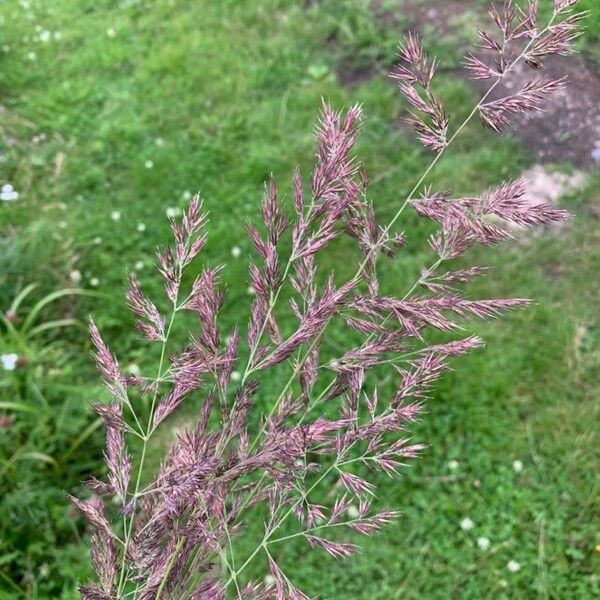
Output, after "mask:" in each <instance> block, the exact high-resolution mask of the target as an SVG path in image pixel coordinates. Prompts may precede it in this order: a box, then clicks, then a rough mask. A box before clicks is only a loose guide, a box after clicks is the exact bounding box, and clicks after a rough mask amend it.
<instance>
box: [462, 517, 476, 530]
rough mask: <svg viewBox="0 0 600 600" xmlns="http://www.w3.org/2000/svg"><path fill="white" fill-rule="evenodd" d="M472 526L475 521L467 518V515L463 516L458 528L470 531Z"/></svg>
mask: <svg viewBox="0 0 600 600" xmlns="http://www.w3.org/2000/svg"><path fill="white" fill-rule="evenodd" d="M473 527H475V523H473V521H472V520H471V519H469V517H465V518H464V519H463V520H462V521H461V522H460V528H461V529H463V530H464V531H470V530H471V529H473Z"/></svg>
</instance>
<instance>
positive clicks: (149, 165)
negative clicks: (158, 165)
mask: <svg viewBox="0 0 600 600" xmlns="http://www.w3.org/2000/svg"><path fill="white" fill-rule="evenodd" d="M144 166H145V167H146V169H151V168H152V167H153V166H154V163H153V162H152V161H151V160H147V161H146V162H145V163H144Z"/></svg>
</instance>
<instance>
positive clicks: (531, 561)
mask: <svg viewBox="0 0 600 600" xmlns="http://www.w3.org/2000/svg"><path fill="white" fill-rule="evenodd" d="M545 1H546V0H544V2H545ZM548 1H549V0H548ZM306 4H307V5H308V4H310V3H306ZM313 4H314V6H312V7H310V8H307V7H306V6H305V3H304V2H303V1H300V0H260V1H258V0H257V1H255V2H249V1H248V0H246V1H244V0H218V1H216V0H212V1H211V0H189V1H183V0H155V1H153V2H151V1H149V0H148V1H143V0H122V1H119V2H117V1H116V0H112V1H109V0H97V1H95V2H93V1H91V0H65V1H64V2H55V1H52V0H39V1H36V0H31V1H30V2H26V1H25V0H21V1H20V2H17V1H16V0H10V1H8V2H3V3H0V46H2V47H3V50H2V49H0V92H1V96H0V97H1V100H0V103H1V108H0V160H1V162H0V184H4V183H10V184H12V185H13V186H14V188H15V190H17V191H18V192H19V194H20V196H19V200H18V201H17V202H14V203H0V236H1V237H0V306H1V307H2V309H3V310H7V309H8V308H9V307H10V305H11V302H12V301H13V299H14V298H15V296H17V295H18V294H19V292H20V291H21V290H23V289H24V288H25V287H26V286H27V285H28V284H30V283H36V284H37V287H36V288H35V289H34V290H33V291H32V292H31V293H30V294H29V295H27V297H26V298H25V299H24V300H23V302H22V304H21V306H20V308H19V310H18V311H17V312H18V316H19V320H18V321H17V323H16V325H15V329H14V330H12V329H11V328H10V327H9V326H7V325H6V324H4V325H3V326H2V329H0V354H6V353H11V352H17V353H19V354H20V355H22V356H26V357H27V364H26V365H25V366H21V367H20V368H18V369H16V370H15V371H13V372H2V371H0V415H4V414H10V415H13V416H14V420H13V422H12V423H11V424H10V425H9V426H7V427H4V426H3V427H0V600H4V599H5V598H6V599H7V600H12V599H13V598H14V599H17V598H25V597H26V598H37V599H40V600H42V599H51V598H61V599H63V600H67V599H68V600H70V599H72V598H76V597H77V595H76V593H75V591H74V588H75V584H76V582H77V581H81V580H85V579H86V578H87V577H88V576H89V565H88V557H87V549H86V548H87V546H86V541H85V529H84V526H83V522H82V521H81V520H80V519H79V518H78V517H77V516H75V515H74V514H73V513H72V511H71V510H70V509H69V507H68V504H67V501H66V495H65V490H66V491H69V492H73V491H75V492H78V491H80V488H79V482H80V481H81V480H82V479H83V478H84V477H85V476H86V474H87V473H89V472H92V471H93V472H95V473H96V474H98V473H101V472H102V468H103V467H102V466H101V459H102V443H103V440H102V434H101V430H100V429H99V428H97V427H96V425H95V422H94V417H93V416H92V414H91V413H90V412H89V411H88V406H89V404H90V402H92V401H95V400H97V399H98V398H102V397H104V392H103V391H102V389H101V386H100V383H99V380H98V379H97V378H96V375H95V373H94V370H93V368H92V366H91V363H90V360H89V343H88V341H87V334H86V331H85V326H84V325H82V323H85V320H86V316H87V315H88V314H90V313H91V314H93V315H94V318H95V319H96V320H97V322H98V324H99V326H100V327H101V328H102V329H103V331H104V333H105V335H106V338H107V339H108V340H109V341H110V342H111V343H112V346H113V348H114V349H115V350H116V351H117V352H118V353H119V354H120V357H121V362H122V363H123V364H125V365H128V364H134V363H135V364H138V365H139V366H141V367H142V368H143V367H144V365H146V364H152V360H153V358H154V356H152V355H151V354H150V355H149V353H148V351H147V349H146V348H145V347H144V346H143V345H141V344H140V343H139V340H138V338H137V336H135V335H134V334H133V333H132V327H131V325H132V319H131V317H130V316H129V315H128V314H127V312H126V311H125V309H124V308H125V302H124V300H123V298H122V292H123V287H124V281H125V277H126V274H127V273H128V272H129V271H131V270H134V269H135V270H137V271H138V274H139V276H140V279H141V280H142V282H143V283H144V285H145V286H146V288H147V289H148V290H150V291H154V293H155V294H156V296H160V290H159V283H160V282H159V279H158V278H157V277H156V276H155V275H154V273H153V270H152V264H153V253H154V251H155V249H156V247H157V246H159V245H163V244H164V243H166V242H167V241H168V236H169V229H168V221H167V218H166V214H167V213H168V212H172V211H173V209H180V208H182V207H184V206H185V205H186V198H187V196H188V195H189V193H190V192H196V191H200V192H201V193H202V195H203V197H204V198H205V203H206V207H207V208H208V210H209V211H210V232H211V237H210V241H209V244H208V247H207V250H206V254H205V256H208V257H209V258H208V261H209V262H210V263H211V264H216V263H224V264H225V265H226V266H227V268H226V270H225V271H224V274H223V281H224V284H225V285H226V286H227V288H228V296H227V302H226V305H225V308H224V315H225V323H224V325H225V326H230V325H232V324H233V323H236V322H239V323H240V324H241V325H242V326H245V324H246V322H247V319H248V312H247V309H248V307H249V304H250V298H249V296H248V293H247V285H248V284H247V275H246V273H247V266H248V262H249V258H248V255H249V253H250V251H251V249H250V243H249V242H248V240H247V238H246V236H245V228H244V223H245V221H246V219H254V220H257V219H258V207H259V204H260V200H261V193H262V189H263V184H264V181H265V179H266V178H267V177H268V176H269V174H270V173H271V172H272V173H274V175H275V177H276V178H277V179H278V180H279V181H280V183H281V188H282V190H283V191H284V192H286V193H287V192H289V190H290V179H291V173H292V170H293V168H294V167H295V166H296V165H298V164H299V165H300V166H301V168H302V169H303V172H304V174H305V175H307V174H308V172H309V169H310V165H311V161H312V153H313V138H312V130H313V127H314V124H315V119H316V115H317V112H318V109H319V105H320V101H321V97H324V98H326V99H328V100H330V101H331V102H332V103H333V104H334V105H335V106H336V107H339V108H342V107H345V106H349V105H350V104H351V103H353V102H355V101H359V102H362V103H363V105H364V109H365V112H366V115H367V120H366V123H365V126H364V130H363V135H362V138H361V141H360V143H359V145H358V153H359V155H360V158H361V159H362V160H364V161H365V164H366V168H367V172H368V173H369V177H370V179H371V181H372V186H371V191H370V194H371V197H372V199H373V201H374V203H375V206H376V208H377V210H378V212H379V214H380V219H381V220H382V221H383V222H385V220H386V217H388V218H389V217H391V216H392V215H393V214H394V213H395V211H396V209H397V206H398V205H399V204H400V203H401V202H402V201H403V200H404V197H405V195H406V194H407V193H408V191H409V190H410V189H411V187H412V186H413V185H414V183H415V181H416V179H417V178H418V176H419V174H420V172H422V170H423V167H424V165H426V164H427V160H428V156H427V155H426V154H425V152H424V151H422V150H421V149H420V148H419V147H418V146H417V145H416V143H415V142H414V141H412V140H411V139H409V138H408V137H407V136H406V135H405V134H404V133H403V132H402V130H401V129H399V128H398V127H397V126H396V123H397V121H398V117H399V115H400V114H401V113H402V110H403V109H402V103H401V100H400V98H399V96H398V94H397V93H396V91H395V90H394V88H393V86H392V85H390V84H389V82H388V81H387V80H386V78H385V75H384V74H383V73H381V74H380V73H379V71H378V70H377V69H375V71H374V74H373V77H372V78H370V79H365V80H364V81H363V82H362V83H360V84H358V85H357V86H354V87H343V86H342V85H341V84H340V82H339V80H338V76H337V73H338V72H339V69H340V65H344V68H351V69H357V70H360V69H364V68H365V66H369V65H372V64H377V65H386V64H389V63H390V62H391V60H392V57H393V52H394V47H395V45H396V43H397V41H398V39H399V38H400V36H401V33H402V32H401V31H399V30H397V31H396V30H392V29H390V28H386V26H385V25H384V24H382V23H379V22H376V21H375V20H374V19H373V17H372V15H371V13H370V11H369V8H368V5H369V3H368V2H363V1H361V0H330V1H324V2H321V3H313ZM587 5H588V6H589V8H591V9H592V10H593V13H592V15H591V17H590V27H589V32H588V34H587V36H586V38H585V41H584V43H583V44H582V46H583V47H584V48H586V47H587V48H588V49H591V52H592V53H594V52H595V53H596V54H597V43H598V39H597V36H598V27H595V25H594V24H597V23H599V22H600V9H599V8H598V7H597V5H596V4H595V2H594V1H593V0H589V1H588V2H587ZM44 40H47V41H44ZM432 46H433V47H434V48H437V49H438V50H439V51H441V52H442V53H443V56H442V70H443V69H444V67H453V66H455V65H456V64H457V62H458V57H453V55H452V42H451V41H448V40H443V39H441V40H440V39H437V40H434V41H433V43H432ZM440 92H441V93H442V94H443V95H444V96H445V97H446V98H447V100H448V104H449V107H450V109H451V111H452V112H453V113H454V114H455V115H456V120H459V118H460V116H464V115H465V114H467V113H468V112H469V110H470V107H471V106H472V103H473V98H474V96H473V92H472V91H471V89H470V88H469V87H468V86H467V85H466V84H464V83H463V82H462V81H461V80H459V79H457V78H456V76H455V75H454V74H453V71H452V68H449V69H448V70H447V74H446V75H442V77H441V84H440ZM533 161H534V157H532V156H530V155H528V154H527V153H526V152H525V151H524V150H523V149H521V147H520V146H519V143H518V141H516V140H511V139H509V138H494V137H491V136H490V135H489V134H488V133H486V132H484V131H483V130H482V129H481V128H480V126H479V125H478V124H476V123H474V124H473V125H472V126H471V127H469V128H467V130H466V131H465V133H464V136H462V137H461V138H460V139H459V141H458V143H457V145H456V147H455V148H454V149H453V150H452V151H451V152H450V154H449V155H448V156H447V158H445V159H444V160H443V161H442V162H441V163H440V165H439V167H438V168H437V170H436V172H435V177H434V179H435V185H436V187H438V188H447V187H449V186H452V187H453V188H454V189H455V191H456V192H457V193H478V192H481V191H482V190H483V189H484V188H485V187H486V186H488V185H492V184H494V183H497V182H499V181H500V180H502V179H504V178H507V177H512V176H517V175H519V174H520V173H521V172H522V171H523V170H525V169H526V168H527V167H528V166H530V165H531V164H532V163H533ZM565 168H568V167H565ZM598 183H600V179H599V177H598V175H597V174H596V175H591V176H590V178H589V185H588V186H587V188H586V190H585V191H584V193H582V194H577V195H574V196H572V197H567V198H564V205H565V206H567V207H569V208H570V209H571V210H572V211H573V213H574V218H573V220H572V221H571V222H569V223H568V225H567V226H566V227H565V228H563V229H561V230H560V231H558V232H552V233H540V234H535V235H533V236H529V237H528V238H526V239H520V240H519V241H518V242H516V243H515V244H513V245H512V247H505V248H503V249H501V250H500V251H498V250H495V251H477V252H475V253H473V254H472V255H471V256H469V257H468V262H469V264H471V263H473V262H475V261H480V262H483V263H484V264H490V265H493V268H492V269H491V272H490V275H489V277H488V278H487V279H486V280H483V281H480V282H478V284H477V285H476V286H475V287H476V289H474V290H473V294H477V295H478V296H481V297H494V296H496V295H497V296H503V295H506V296H513V295H514V296H521V297H523V296H525V297H532V298H535V299H536V300H537V303H536V305H535V306H534V307H532V308H531V309H529V310H527V311H524V312H520V313H515V314H512V315H511V316H510V317H509V318H507V319H504V320H502V321H499V322H495V323H491V324H487V325H485V326H481V325H477V326H474V327H473V331H474V332H476V333H478V334H480V335H482V336H483V337H485V339H486V340H487V342H488V346H487V348H486V349H485V350H483V351H479V352H477V353H476V354H474V355H472V356H470V357H469V358H467V359H465V360H462V361H461V362H457V363H456V364H455V367H456V370H455V371H453V372H451V373H450V374H448V375H447V376H446V377H445V378H444V379H443V381H442V382H441V384H440V385H439V386H438V387H437V388H436V393H435V395H434V397H433V398H432V399H431V401H429V403H428V405H427V412H426V414H425V417H424V419H423V420H422V422H421V423H419V424H418V426H417V427H415V430H414V439H416V440H419V441H423V442H425V443H427V444H428V445H429V449H428V450H427V452H426V453H425V454H424V456H423V458H422V459H421V460H419V461H416V462H414V463H413V465H412V466H411V467H410V468H409V469H407V470H406V471H405V478H404V479H403V480H402V481H401V482H400V483H398V482H392V481H388V482H385V481H382V482H381V484H382V485H381V488H380V489H381V490H382V491H381V494H380V502H381V504H382V505H384V506H392V507H397V508H399V509H400V510H401V511H402V512H403V516H402V518H401V519H400V521H399V522H398V523H397V524H395V525H393V526H391V527H389V528H388V529H387V530H386V531H385V532H384V533H383V534H381V535H379V536H376V537H374V538H373V539H369V540H367V541H366V542H365V543H364V544H363V550H362V552H361V554H360V556H359V557H357V558H356V559H353V560H350V561H348V562H344V563H338V562H335V561H333V560H332V559H329V558H327V557H325V556H323V555H322V554H321V553H319V552H318V551H311V552H307V550H306V547H304V546H303V545H300V544H299V545H293V544H292V545H289V546H286V547H285V548H284V547H282V548H280V549H279V550H280V552H281V554H280V560H281V563H282V565H284V566H287V569H286V572H287V573H288V575H290V576H292V578H293V579H294V580H295V581H296V582H297V583H298V584H299V585H300V587H303V589H305V591H306V593H308V594H309V595H312V596H315V597H318V598H322V599H335V600H367V599H368V600H395V599H400V598H402V599H412V598H426V599H427V600H429V599H432V600H437V599H440V600H446V599H448V598H460V599H461V600H462V599H466V600H469V599H473V600H481V599H482V598H524V599H528V598H538V597H539V598H544V599H545V598H548V599H550V598H552V599H559V598H560V599H570V598H577V599H579V598H581V599H587V598H590V599H591V598H595V597H598V595H600V580H599V579H598V577H599V575H600V573H599V569H600V552H598V550H597V548H596V546H597V545H598V544H600V528H599V525H600V519H599V517H598V515H600V505H599V500H598V498H599V495H598V494H599V492H600V489H599V487H600V486H599V484H598V477H597V472H598V464H599V462H598V461H599V459H600V443H599V441H600V440H599V439H598V432H597V423H598V417H599V416H600V405H599V403H598V393H599V392H600V381H599V378H598V372H599V369H600V318H599V316H598V310H597V303H598V295H599V293H600V284H599V282H598V277H597V274H598V273H599V272H600V253H599V248H600V245H599V242H600V234H599V233H598V214H599V206H600V195H599V193H598ZM117 213H118V214H117ZM117 217H119V218H117ZM400 228H401V229H403V230H405V231H406V233H407V236H408V244H407V247H406V249H405V250H404V252H403V253H401V254H400V256H399V258H398V259H397V260H396V261H395V262H394V263H388V264H387V265H386V266H385V267H384V274H383V279H384V280H385V281H386V282H387V283H386V285H387V286H388V287H389V290H390V291H391V292H394V293H396V294H399V295H402V294H403V293H404V291H406V290H407V289H409V288H410V287H411V285H412V282H413V281H414V280H415V277H418V273H419V270H420V268H421V267H422V266H423V265H424V264H425V263H427V262H431V260H432V257H431V253H430V251H429V250H428V247H427V244H426V236H427V234H428V233H429V232H430V231H431V228H430V227H429V225H428V224H425V223H422V222H421V221H420V220H418V219H417V218H416V217H415V216H412V215H408V214H407V215H406V217H405V219H404V221H403V223H402V224H401V227H400ZM234 246H238V247H239V248H241V250H242V253H241V257H239V258H234V257H233V256H232V253H231V250H232V248H233V247H234ZM327 262H328V264H326V265H324V268H323V270H324V271H326V270H327V269H332V268H335V269H336V270H343V269H344V268H345V266H344V264H345V262H347V261H346V252H345V247H344V245H343V244H339V245H337V246H336V247H335V248H334V250H333V251H332V252H331V253H330V255H329V256H328V257H327ZM73 287H79V288H83V289H86V290H89V291H90V294H89V295H65V296H62V297H60V298H58V299H57V300H56V301H54V302H51V303H49V304H48V305H46V306H44V307H40V308H41V310H40V313H39V318H38V319H36V322H37V323H38V324H40V323H49V322H51V321H54V320H57V319H76V320H77V322H76V323H75V324H71V325H69V326H67V327H66V328H64V329H50V330H46V331H43V330H42V331H37V332H36V331H35V329H34V328H33V325H32V327H30V328H29V329H27V321H26V319H27V315H28V314H31V311H32V308H33V307H34V305H35V304H36V302H39V301H40V300H41V299H43V298H44V297H46V295H47V294H49V293H51V292H53V291H55V290H61V289H69V288H73ZM177 333H178V337H179V340H180V341H183V340H184V339H185V332H184V331H183V328H180V330H179V331H178V332H177ZM276 384H277V381H266V382H265V385H264V389H265V390H270V389H271V390H275V389H276V387H275V386H276ZM2 403H12V405H13V406H12V408H10V409H7V410H2V407H3V406H5V404H2ZM192 412H193V407H189V412H187V413H185V418H187V416H188V415H189V414H191V413H192ZM166 430H167V431H166V433H165V434H164V435H163V436H161V437H160V438H159V440H158V441H159V445H155V447H153V448H152V456H153V457H154V458H155V460H158V457H159V455H160V451H161V449H162V446H160V444H162V443H163V442H164V441H165V439H166V438H168V437H170V435H171V432H170V426H169V425H168V424H167V426H166ZM514 461H520V463H517V470H515V467H514V464H513V463H514ZM519 465H522V470H518V467H519ZM467 518H468V519H470V520H471V521H472V522H473V523H474V527H473V528H472V529H468V530H465V529H463V528H461V525H460V524H461V521H463V520H464V519H467ZM255 525H256V524H254V525H253V524H251V526H250V532H249V534H248V535H247V536H246V537H245V538H244V541H243V542H242V550H241V553H242V554H243V553H244V552H247V551H248V549H249V548H250V544H251V542H252V540H251V538H252V533H253V531H255V530H256V526H255ZM482 537H485V538H488V539H489V541H490V546H489V548H487V549H485V550H484V549H481V548H480V547H479V546H478V545H477V539H478V538H482ZM509 561H517V562H518V563H519V565H520V570H518V571H517V572H511V571H510V570H508V569H507V564H508V562H509ZM262 566H263V565H262V564H261V561H259V562H258V563H257V564H256V565H254V566H253V567H252V568H251V569H250V570H249V573H251V574H254V575H257V576H258V575H260V574H261V573H262V572H263V571H262V570H261V568H262Z"/></svg>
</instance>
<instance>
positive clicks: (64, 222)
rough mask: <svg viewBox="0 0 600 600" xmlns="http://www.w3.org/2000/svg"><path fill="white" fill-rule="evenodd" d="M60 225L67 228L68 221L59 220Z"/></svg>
mask: <svg viewBox="0 0 600 600" xmlns="http://www.w3.org/2000/svg"><path fill="white" fill-rule="evenodd" d="M58 226H59V227H60V228H61V229H66V228H67V222H66V221H59V222H58Z"/></svg>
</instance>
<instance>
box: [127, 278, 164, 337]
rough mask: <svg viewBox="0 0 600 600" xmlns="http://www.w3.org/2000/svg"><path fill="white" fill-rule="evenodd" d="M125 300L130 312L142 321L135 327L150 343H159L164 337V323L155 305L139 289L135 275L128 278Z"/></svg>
mask: <svg viewBox="0 0 600 600" xmlns="http://www.w3.org/2000/svg"><path fill="white" fill-rule="evenodd" d="M127 300H128V301H129V306H130V307H131V310H132V311H133V312H134V313H135V314H136V315H137V316H138V317H141V318H142V319H145V322H144V321H138V322H137V323H136V327H137V328H138V330H139V331H140V332H141V333H142V335H143V336H144V337H145V338H146V339H147V340H148V341H150V342H153V341H161V340H163V339H164V336H165V321H164V319H163V318H162V316H161V315H160V313H159V312H158V309H157V308H156V306H155V304H154V303H153V302H152V301H151V300H149V299H148V298H147V297H146V296H144V294H143V293H142V290H141V289H140V284H139V281H138V280H137V277H136V276H135V275H133V274H132V275H130V277H129V290H128V292H127Z"/></svg>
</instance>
